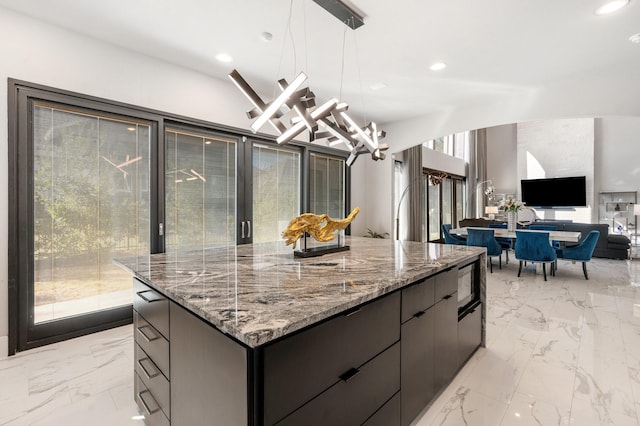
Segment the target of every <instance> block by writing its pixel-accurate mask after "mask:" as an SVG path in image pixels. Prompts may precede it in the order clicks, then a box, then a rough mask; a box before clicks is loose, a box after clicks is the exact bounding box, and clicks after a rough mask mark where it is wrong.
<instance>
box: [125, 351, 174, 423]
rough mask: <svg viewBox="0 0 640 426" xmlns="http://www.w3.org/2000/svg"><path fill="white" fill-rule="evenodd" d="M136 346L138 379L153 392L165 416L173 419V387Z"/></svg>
mask: <svg viewBox="0 0 640 426" xmlns="http://www.w3.org/2000/svg"><path fill="white" fill-rule="evenodd" d="M134 346H135V347H134V351H135V359H136V361H135V371H136V373H137V374H138V377H140V379H141V380H142V381H143V382H144V385H145V387H146V388H147V389H148V390H149V392H151V394H152V395H153V398H154V399H155V401H156V402H157V403H158V405H159V406H160V408H161V409H162V411H163V412H164V414H165V415H166V416H167V417H168V418H171V411H170V409H171V404H170V401H171V400H170V395H171V387H170V385H169V380H167V378H166V377H164V374H162V372H161V371H160V369H159V368H158V366H157V365H156V364H155V363H154V362H153V360H152V359H151V358H150V357H149V356H148V355H147V354H146V353H145V351H144V350H142V348H141V347H140V346H139V345H138V344H135V345H134Z"/></svg>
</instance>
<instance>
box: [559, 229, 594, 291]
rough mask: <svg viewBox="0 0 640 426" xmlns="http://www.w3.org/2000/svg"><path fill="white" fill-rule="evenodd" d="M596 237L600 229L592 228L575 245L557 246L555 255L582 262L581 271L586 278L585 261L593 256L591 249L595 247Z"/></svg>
mask: <svg viewBox="0 0 640 426" xmlns="http://www.w3.org/2000/svg"><path fill="white" fill-rule="evenodd" d="M598 238H600V231H597V230H595V229H594V230H593V231H591V232H589V233H588V234H587V236H586V237H585V238H584V239H583V240H582V241H581V242H580V244H578V245H577V246H571V247H564V248H557V249H556V256H558V259H565V260H572V261H574V262H575V261H580V262H582V272H584V278H585V279H587V280H588V279H589V274H587V262H588V261H590V260H591V256H593V250H594V249H595V248H596V244H597V243H598Z"/></svg>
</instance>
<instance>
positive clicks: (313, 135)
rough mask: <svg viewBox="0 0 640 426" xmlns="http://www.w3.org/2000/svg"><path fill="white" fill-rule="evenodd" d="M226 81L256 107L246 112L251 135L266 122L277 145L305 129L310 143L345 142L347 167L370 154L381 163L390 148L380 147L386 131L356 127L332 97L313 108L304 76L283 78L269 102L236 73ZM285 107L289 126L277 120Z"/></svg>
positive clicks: (344, 106)
mask: <svg viewBox="0 0 640 426" xmlns="http://www.w3.org/2000/svg"><path fill="white" fill-rule="evenodd" d="M229 78H230V79H231V81H233V83H234V84H235V85H236V86H237V87H238V89H240V91H241V92H242V93H243V94H244V95H245V96H246V97H247V99H249V101H250V102H251V103H252V104H253V106H254V107H255V108H254V109H252V110H250V111H248V112H247V117H249V118H250V119H253V118H255V119H256V120H255V121H254V122H253V123H252V124H251V130H252V131H253V132H254V133H257V132H258V130H260V128H262V126H264V125H265V124H266V123H267V122H269V123H270V124H271V125H272V126H273V127H274V128H275V129H276V131H277V132H278V133H279V136H278V137H277V138H276V142H278V143H279V144H285V143H288V142H290V141H291V140H293V138H295V137H296V136H298V135H299V134H300V133H302V132H304V131H305V130H307V131H308V132H309V140H310V141H314V140H318V139H324V138H329V139H328V142H329V144H334V143H335V142H338V143H340V142H342V143H344V144H345V146H346V147H347V149H348V150H349V151H350V154H349V157H348V159H347V161H346V164H347V165H348V166H351V165H352V164H353V162H354V161H355V160H356V158H357V157H358V155H360V154H363V153H366V152H370V153H371V158H372V159H373V160H375V161H377V160H384V158H385V155H384V154H383V153H382V151H386V150H387V149H389V146H388V145H387V144H380V143H379V139H382V138H384V137H385V135H386V134H385V132H384V131H382V130H378V127H377V125H376V123H373V122H371V123H369V124H368V125H366V126H364V127H360V126H358V125H357V124H356V122H355V121H354V120H353V119H352V118H351V117H350V116H349V115H348V114H347V110H348V109H349V106H348V105H347V103H346V102H340V101H338V99H335V98H331V99H329V100H328V101H326V102H325V103H323V104H322V105H320V106H317V107H316V102H315V95H314V93H313V92H312V91H311V90H309V88H302V89H301V88H300V86H301V85H302V83H304V81H305V80H306V79H307V76H306V75H305V74H304V73H302V72H301V73H300V74H298V76H297V77H296V78H295V79H294V81H293V82H292V83H291V84H288V83H287V81H286V80H284V79H281V80H279V81H278V87H279V88H280V91H281V93H280V94H279V95H278V96H277V97H276V99H275V100H274V101H272V102H269V103H267V102H264V101H263V100H262V99H261V98H260V96H258V94H257V93H256V92H255V91H254V90H253V89H252V88H251V86H249V83H247V82H246V80H245V79H244V78H242V76H241V75H240V73H239V72H238V71H237V70H233V71H231V73H230V74H229ZM285 107H286V108H289V111H288V112H291V111H292V112H293V113H294V117H293V118H292V119H291V125H290V126H289V127H287V126H285V124H284V123H283V122H282V120H280V118H281V117H282V116H283V115H284V114H285V113H288V112H285V113H283V109H285ZM318 125H320V126H322V130H323V131H322V132H320V131H319V129H318ZM192 172H193V171H192ZM194 173H195V172H194Z"/></svg>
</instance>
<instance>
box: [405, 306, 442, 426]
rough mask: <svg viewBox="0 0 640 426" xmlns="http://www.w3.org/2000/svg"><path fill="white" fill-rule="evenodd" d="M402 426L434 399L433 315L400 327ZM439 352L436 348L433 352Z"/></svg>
mask: <svg viewBox="0 0 640 426" xmlns="http://www.w3.org/2000/svg"><path fill="white" fill-rule="evenodd" d="M401 334H402V338H401V340H400V342H401V353H402V362H401V365H402V370H401V385H402V395H401V399H402V417H401V418H402V424H403V425H408V424H409V423H411V421H412V420H413V419H414V418H415V417H416V416H417V415H418V414H419V413H420V411H422V409H423V408H424V407H425V406H426V405H427V404H428V403H429V402H430V401H431V399H432V398H433V397H434V395H435V393H436V391H437V388H436V386H435V382H434V367H433V365H434V364H433V362H434V337H435V311H434V309H433V308H432V309H428V310H427V311H425V312H424V313H422V314H421V315H419V316H417V317H414V318H412V319H411V320H410V321H408V322H406V323H404V324H402V333H401ZM437 350H440V348H437Z"/></svg>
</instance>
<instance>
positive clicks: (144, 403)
mask: <svg viewBox="0 0 640 426" xmlns="http://www.w3.org/2000/svg"><path fill="white" fill-rule="evenodd" d="M145 394H149V397H150V398H151V400H152V401H153V405H155V408H154V409H151V408H149V403H148V402H147V401H145V399H144V395H145ZM138 400H139V401H140V402H141V403H142V406H143V407H144V410H145V411H146V412H147V414H149V415H151V414H153V413H155V412H157V411H158V410H159V409H160V406H159V405H158V403H157V402H156V400H155V399H153V395H151V392H149V391H148V390H143V391H142V392H138Z"/></svg>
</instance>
